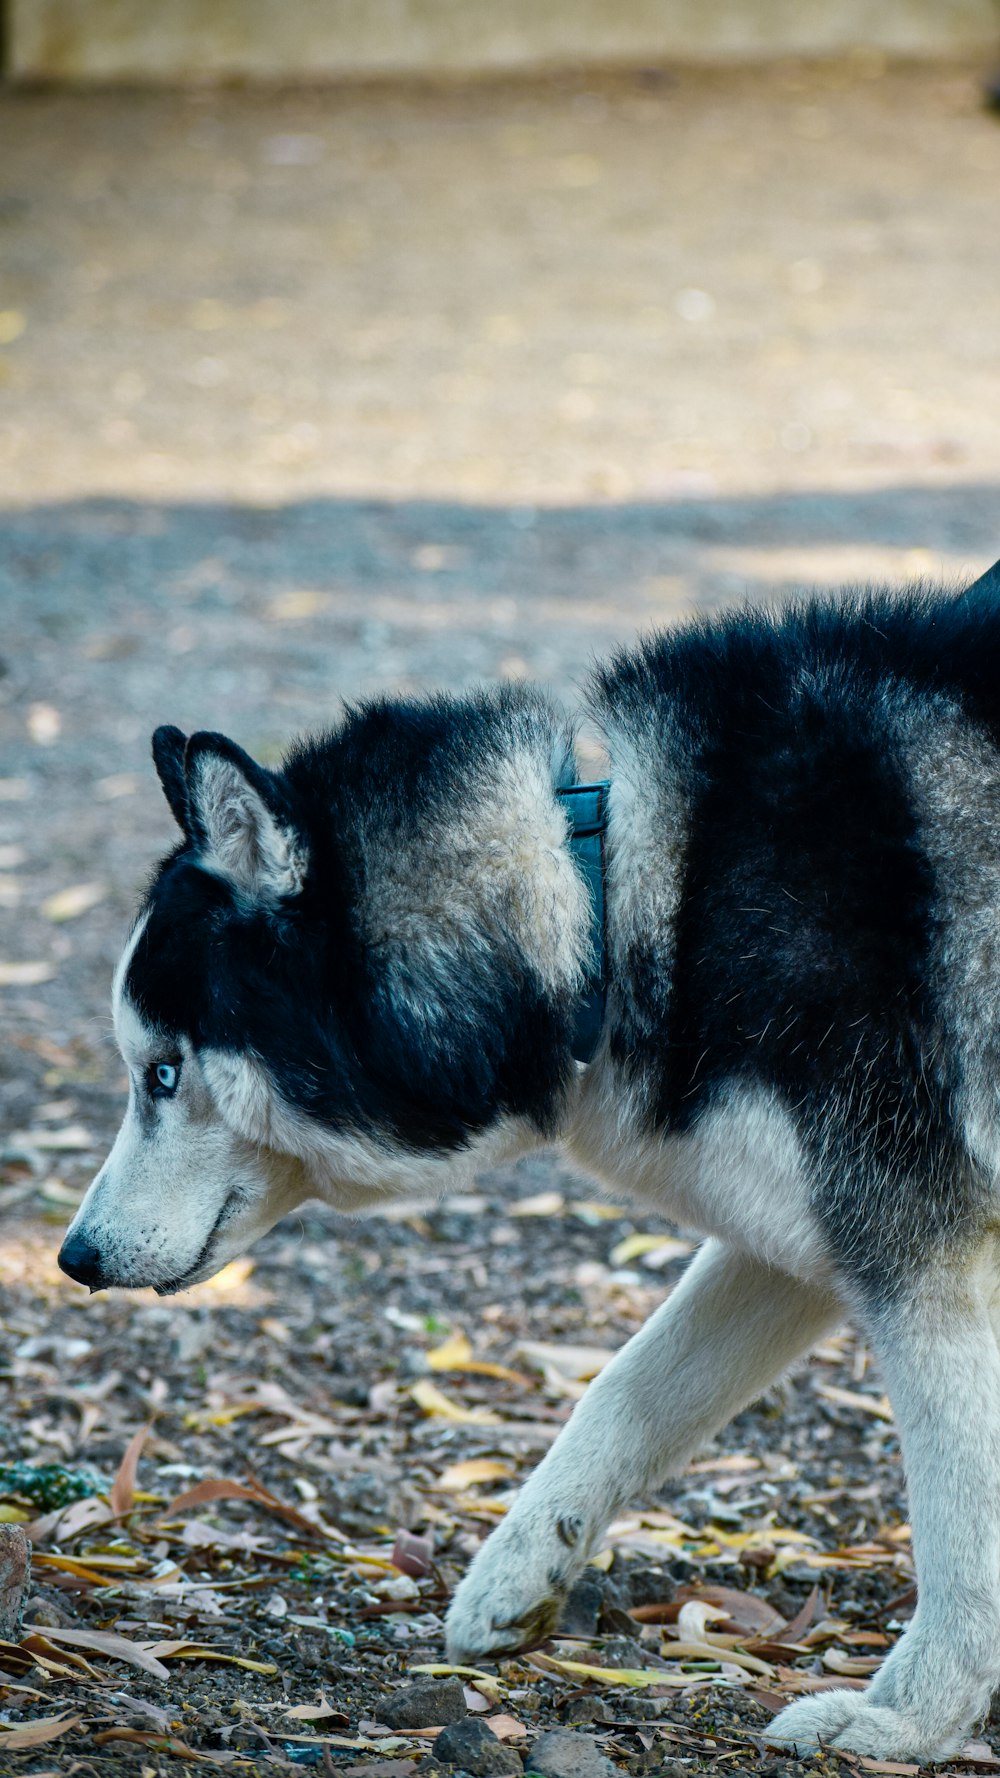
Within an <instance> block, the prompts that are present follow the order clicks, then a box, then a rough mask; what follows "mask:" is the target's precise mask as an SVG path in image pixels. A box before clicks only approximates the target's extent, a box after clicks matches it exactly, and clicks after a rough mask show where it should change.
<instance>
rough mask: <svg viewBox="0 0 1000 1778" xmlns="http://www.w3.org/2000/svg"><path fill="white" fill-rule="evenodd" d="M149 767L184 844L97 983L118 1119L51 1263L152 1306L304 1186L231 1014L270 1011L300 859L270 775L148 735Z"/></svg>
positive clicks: (204, 748)
mask: <svg viewBox="0 0 1000 1778" xmlns="http://www.w3.org/2000/svg"><path fill="white" fill-rule="evenodd" d="M153 756H154V760H155V762H156V767H157V770H158V772H159V776H160V781H161V783H162V785H163V788H164V791H165V793H166V796H167V799H168V801H169V803H170V806H171V808H172V810H173V813H174V815H175V816H176V818H177V821H178V823H179V825H180V827H181V829H182V831H183V834H184V841H183V844H182V845H181V846H179V847H178V848H177V850H176V851H175V852H173V853H172V854H171V855H170V857H168V858H167V859H166V860H165V861H164V862H163V864H162V865H161V866H160V869H159V871H158V873H157V875H156V878H155V880H154V882H153V884H152V886H151V888H150V891H149V893H148V896H147V898H146V902H145V906H144V908H143V910H142V912H141V914H140V916H139V919H138V921H137V923H136V925H135V927H134V929H133V931H132V934H131V936H130V938H129V941H128V944H127V946H126V948H125V952H124V955H123V956H122V958H121V961H120V963H119V965H118V969H117V971H116V973H115V980H114V989H113V1011H114V1024H115V1035H116V1037H117V1040H118V1045H119V1048H120V1050H121V1053H122V1056H123V1058H124V1060H125V1064H126V1066H127V1068H128V1076H129V1103H128V1110H127V1113H126V1116H125V1120H124V1123H123V1124H122V1127H121V1130H120V1131H119V1134H118V1138H117V1140H116V1142H115V1145H114V1147H113V1149H112V1151H111V1154H110V1155H109V1157H108V1159H107V1161H106V1162H105V1164H104V1166H103V1167H102V1169H101V1171H100V1173H99V1174H98V1176H97V1178H96V1179H95V1180H94V1182H93V1184H92V1186H91V1187H90V1190H89V1191H88V1193H87V1195H86V1198H85V1199H84V1202H83V1204H82V1205H81V1207H80V1209H79V1211H78V1213H77V1215H76V1217H75V1218H74V1220H73V1223H72V1224H71V1226H70V1229H69V1231H68V1233H67V1236H66V1239H65V1241H64V1243H63V1247H62V1250H61V1253H60V1256H59V1257H60V1264H61V1265H62V1266H63V1269H64V1270H65V1271H67V1272H68V1273H69V1274H70V1276H71V1277H74V1278H77V1279H79V1280H80V1282H81V1283H86V1284H89V1285H91V1287H93V1288H97V1287H99V1286H102V1285H109V1284H117V1285H153V1286H154V1287H155V1288H156V1289H158V1290H160V1291H161V1292H168V1291H172V1290H176V1289H180V1288H182V1287H183V1286H185V1285H187V1284H192V1283H195V1282H196V1281H197V1280H198V1279H200V1278H205V1277H209V1276H211V1274H212V1273H213V1272H215V1271H217V1270H218V1269H219V1268H220V1266H222V1265H224V1264H225V1263H226V1262H227V1261H228V1260H229V1259H231V1258H233V1257H234V1256H235V1255H236V1254H238V1253H240V1252H242V1251H244V1250H245V1249H246V1248H247V1246H249V1245H250V1243H251V1242H252V1241H254V1240H255V1239H256V1238H257V1236H258V1235H260V1234H262V1233H263V1232H264V1230H265V1229H267V1228H269V1227H270V1226H271V1225H272V1223H274V1222H275V1221H276V1220H277V1219H278V1218H279V1217H280V1216H282V1215H284V1214H285V1212H286V1211H287V1210H289V1209H292V1208H294V1206H295V1205H296V1204H297V1203H299V1202H301V1201H302V1200H303V1198H305V1197H306V1196H308V1195H309V1192H310V1190H311V1187H310V1185H309V1182H308V1180H307V1179H306V1178H305V1176H304V1172H303V1168H302V1166H301V1163H299V1162H297V1161H296V1159H295V1157H294V1156H293V1155H292V1154H290V1153H287V1152H284V1153H283V1152H282V1150H281V1148H280V1147H276V1146H275V1145H274V1144H273V1142H272V1141H271V1139H270V1138H271V1134H272V1133H271V1131H270V1129H269V1127H268V1125H269V1118H268V1111H269V1102H270V1096H271V1095H270V1083H269V1082H268V1080H267V1077H266V1075H265V1072H264V1070H263V1068H262V1067H261V1066H260V1064H259V1063H258V1062H257V1060H256V1059H255V1056H254V1052H253V1047H252V1045H253V1027H254V1025H259V1022H260V1021H259V1016H258V1017H256V1018H255V1019H254V1020H252V1023H251V1030H250V1032H249V1033H248V1031H247V1027H246V1022H245V1020H244V1016H243V1015H244V1013H245V1011H246V1009H247V1006H248V1003H249V1004H250V1005H251V1006H252V1007H253V1008H254V1009H255V1011H256V1012H257V1013H258V1014H259V1012H260V1011H263V1016H264V1017H265V1018H266V1017H267V1011H266V1010H265V1009H268V1008H270V1009H271V1010H272V1011H274V1010H275V1009H276V1008H277V1007H279V1006H280V1005H281V1004H282V1000H283V990H284V989H285V987H286V983H285V981H284V979H283V978H284V974H285V971H284V968H283V965H284V964H285V963H286V961H289V962H290V961H291V956H292V955H293V954H294V949H295V947H294V946H289V945H288V942H287V941H288V936H289V931H290V929H292V928H294V925H295V922H296V918H297V909H298V908H299V905H300V904H301V900H302V892H303V889H304V885H305V881H306V876H307V872H308V859H307V854H306V846H305V840H304V837H303V835H302V833H301V832H300V830H299V829H298V828H297V826H296V822H295V819H294V815H293V812H292V809H291V806H290V802H289V799H288V796H287V792H285V791H284V790H283V789H282V786H281V784H280V781H279V780H278V778H277V777H276V776H275V775H273V774H271V773H269V772H267V771H265V770H264V769H263V768H262V767H260V766H259V765H257V763H256V762H255V761H254V760H252V759H251V758H250V757H249V755H247V754H246V753H244V752H243V751H242V749H241V748H239V747H237V746H236V745H235V744H234V743H233V742H231V741H229V740H227V739H226V738H225V737H224V736H222V735H213V734H199V735H195V736H193V737H192V738H191V740H190V741H188V740H186V739H185V737H184V736H183V735H182V734H181V733H180V731H179V730H177V729H172V728H161V729H158V730H157V731H156V734H155V736H154V738H153ZM286 950H288V952H289V953H290V955H289V958H288V959H287V960H286V957H285V951H286Z"/></svg>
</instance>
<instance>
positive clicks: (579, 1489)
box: [448, 1241, 840, 1660]
mask: <svg viewBox="0 0 1000 1778" xmlns="http://www.w3.org/2000/svg"><path fill="white" fill-rule="evenodd" d="M839 1312H840V1311H839V1305H838V1303H837V1302H836V1300H835V1299H834V1298H833V1296H831V1295H830V1294H829V1293H827V1292H826V1291H824V1290H822V1289H820V1288H819V1287H818V1286H816V1285H809V1284H804V1283H802V1282H801V1281H799V1280H797V1279H793V1278H789V1277H787V1276H786V1275H785V1274H784V1273H782V1272H775V1271H773V1270H771V1269H770V1268H768V1267H767V1266H764V1265H762V1264H760V1263H759V1262H758V1261H757V1260H754V1259H751V1258H749V1257H748V1256H747V1255H746V1254H740V1253H735V1252H733V1251H732V1250H731V1249H728V1248H726V1247H724V1246H723V1245H722V1244H721V1243H720V1242H718V1241H709V1242H707V1243H706V1245H705V1246H704V1247H703V1248H702V1249H701V1251H700V1252H699V1253H698V1254H697V1255H696V1257H695V1259H694V1260H693V1261H692V1263H691V1265H690V1266H689V1267H688V1270H687V1272H686V1273H685V1275H684V1277H683V1278H682V1280H681V1282H680V1284H679V1285H678V1286H677V1288H676V1290H675V1291H674V1292H673V1294H672V1295H671V1297H670V1298H669V1299H668V1301H667V1302H666V1303H664V1304H663V1306H662V1308H660V1309H658V1310H657V1312H656V1314H655V1315H653V1316H652V1317H651V1318H650V1320H649V1321H648V1322H647V1323H646V1325H645V1327H644V1328H642V1329H641V1330H640V1332H639V1333H637V1334H636V1335H635V1336H634V1337H633V1338H632V1339H631V1340H629V1342H628V1344H627V1345H626V1346H624V1347H623V1348H622V1350H621V1352H619V1353H618V1354H617V1356H616V1357H615V1358H614V1359H613V1360H612V1362H611V1363H610V1364H609V1365H608V1366H607V1368H606V1369H605V1370H604V1371H602V1372H601V1375H600V1376H599V1377H598V1378H597V1379H596V1381H595V1382H593V1383H592V1384H591V1386H590V1388H589V1389H588V1390H587V1393H586V1395H585V1396H584V1398H583V1400H582V1401H581V1402H580V1403H579V1405H578V1406H577V1408H576V1409H575V1411H574V1413H573V1416H572V1418H571V1419H570V1421H569V1424H568V1425H567V1426H566V1427H565V1428H564V1430H563V1431H562V1433H561V1434H560V1436H559V1438H558V1439H557V1440H556V1442H555V1444H554V1445H553V1447H552V1450H551V1451H550V1452H549V1454H548V1456H547V1457H546V1458H545V1460H544V1461H543V1462H542V1463H541V1464H540V1465H539V1467H538V1468H537V1469H536V1470H535V1473H534V1475H533V1476H532V1477H531V1479H530V1480H529V1481H528V1483H527V1484H526V1486H525V1487H524V1488H523V1489H522V1491H521V1493H520V1494H519V1495H518V1498H517V1500H516V1501H515V1503H514V1506H513V1507H512V1508H511V1511H510V1512H509V1513H508V1515H507V1517H506V1519H505V1520H504V1522H503V1524H502V1525H500V1527H499V1528H498V1529H497V1530H496V1531H495V1532H494V1533H493V1535H492V1537H490V1538H489V1540H488V1542H487V1543H486V1544H485V1545H484V1547H483V1549H482V1550H480V1552H479V1554H478V1555H477V1557H476V1559H475V1561H474V1562H473V1564H472V1567H471V1569H470V1570H469V1573H468V1574H467V1575H466V1577H465V1579H464V1580H463V1582H462V1584H461V1586H460V1587H459V1589H458V1591H457V1593H456V1594H455V1599H454V1602H453V1604H452V1607H451V1611H450V1612H449V1615H448V1648H449V1652H450V1654H451V1656H452V1658H453V1659H455V1660H459V1659H467V1658H470V1657H472V1656H481V1655H488V1654H497V1653H500V1652H501V1651H503V1650H513V1649H517V1648H524V1647H526V1646H530V1645H532V1644H533V1643H536V1642H539V1641H541V1640H542V1639H543V1638H544V1637H545V1636H547V1635H550V1634H551V1632H552V1631H553V1629H554V1628H555V1626H556V1622H557V1620H558V1616H559V1610H560V1607H561V1605H562V1602H563V1600H564V1599H565V1597H566V1594H567V1592H568V1590H569V1587H570V1585H571V1583H572V1581H573V1580H574V1578H575V1577H576V1575H577V1574H578V1573H579V1571H580V1569H581V1568H582V1567H583V1566H584V1564H585V1563H586V1561H587V1559H588V1557H589V1556H591V1555H592V1554H593V1553H594V1550H595V1547H596V1546H597V1544H598V1541H599V1539H600V1537H601V1536H602V1534H603V1532H604V1530H605V1528H606V1526H607V1524H608V1521H609V1520H610V1519H611V1518H612V1517H613V1516H614V1514H615V1513H616V1512H618V1511H619V1510H620V1509H621V1508H622V1507H623V1506H624V1505H625V1504H626V1503H627V1502H628V1501H629V1500H630V1499H632V1498H633V1497H634V1496H635V1495H637V1494H642V1493H644V1492H645V1491H646V1490H648V1489H649V1488H651V1487H655V1486H656V1485H657V1484H658V1483H660V1482H662V1481H663V1480H665V1478H666V1477H667V1476H668V1475H669V1474H671V1473H672V1472H675V1471H677V1470H678V1469H680V1468H681V1466H682V1465H683V1464H684V1463H685V1462H686V1461H687V1459H688V1458H689V1457H690V1456H691V1454H692V1452H693V1451H695V1450H697V1448H698V1446H699V1445H701V1444H702V1443H703V1442H704V1440H705V1439H706V1438H709V1437H710V1436H711V1434H712V1433H714V1432H717V1431H718V1429H719V1427H720V1426H723V1425H724V1424H725V1422H726V1421H727V1420H728V1419H729V1418H730V1417H731V1416H732V1415H733V1414H734V1413H736V1411H737V1410H738V1409H739V1408H741V1407H742V1406H743V1405H744V1404H745V1403H746V1402H747V1401H750V1400H752V1399H753V1398H754V1396H756V1395H758V1394H759V1393H760V1391H761V1390H762V1389H764V1388H766V1386H767V1384H768V1383H770V1382H771V1380H772V1379H773V1378H774V1377H775V1376H776V1375H777V1374H778V1372H780V1371H782V1370H783V1369H784V1368H785V1366H786V1365H788V1364H790V1363H791V1362H792V1360H793V1359H794V1358H796V1357H798V1355H799V1353H800V1352H802V1351H803V1350H804V1349H805V1348H806V1347H807V1346H808V1345H810V1344H811V1342H812V1341H813V1340H815V1339H817V1338H818V1337H819V1335H820V1334H821V1333H822V1332H823V1330H824V1329H825V1328H826V1327H827V1326H828V1325H829V1324H830V1322H831V1321H834V1320H836V1318H837V1315H838V1313H839Z"/></svg>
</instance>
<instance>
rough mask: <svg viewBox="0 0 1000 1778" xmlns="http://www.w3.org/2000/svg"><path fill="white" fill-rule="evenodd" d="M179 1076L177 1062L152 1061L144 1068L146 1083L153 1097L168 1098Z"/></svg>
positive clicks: (174, 1088) (179, 1070)
mask: <svg viewBox="0 0 1000 1778" xmlns="http://www.w3.org/2000/svg"><path fill="white" fill-rule="evenodd" d="M180 1078H181V1068H180V1063H179V1062H152V1063H151V1064H150V1066H149V1067H148V1068H147V1069H146V1085H147V1087H148V1088H149V1093H150V1097H151V1098H153V1099H169V1098H170V1097H171V1096H172V1095H173V1094H174V1093H176V1091H177V1085H178V1082H179V1080H180Z"/></svg>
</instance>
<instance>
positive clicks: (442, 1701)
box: [378, 1679, 495, 1739]
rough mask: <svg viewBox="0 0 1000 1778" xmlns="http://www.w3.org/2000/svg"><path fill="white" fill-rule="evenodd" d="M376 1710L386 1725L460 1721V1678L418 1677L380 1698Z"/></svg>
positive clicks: (421, 1726) (432, 1725) (412, 1726)
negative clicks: (387, 1695)
mask: <svg viewBox="0 0 1000 1778" xmlns="http://www.w3.org/2000/svg"><path fill="white" fill-rule="evenodd" d="M378 1714H379V1721H380V1722H384V1723H385V1724H386V1727H387V1728H390V1729H433V1728H437V1727H439V1726H440V1724H442V1723H456V1722H461V1720H462V1718H463V1717H464V1716H467V1715H468V1705H467V1704H466V1702H465V1690H464V1688H463V1686H462V1681H461V1680H460V1679H418V1680H415V1681H414V1683H413V1684H412V1685H404V1686H401V1687H400V1689H399V1691H397V1692H392V1693H391V1694H390V1696H389V1697H387V1698H383V1700H382V1702H381V1703H380V1704H379V1707H378ZM494 1739H495V1737H494Z"/></svg>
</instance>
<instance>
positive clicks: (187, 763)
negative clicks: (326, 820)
mask: <svg viewBox="0 0 1000 1778" xmlns="http://www.w3.org/2000/svg"><path fill="white" fill-rule="evenodd" d="M184 778H185V786H186V791H187V799H188V819H189V826H188V828H187V829H186V831H187V832H188V833H189V835H190V838H191V840H192V841H193V843H194V845H195V846H196V847H197V849H198V851H199V852H200V853H201V854H202V856H201V858H200V859H199V862H200V863H201V864H202V865H203V866H204V867H205V868H206V869H208V870H213V871H216V872H217V873H218V875H219V876H222V877H226V878H228V880H229V881H230V882H231V883H232V884H233V885H234V887H235V888H236V889H238V890H239V891H240V893H241V894H242V895H244V896H246V897H248V898H249V899H250V900H253V901H261V902H276V901H281V900H283V899H285V898H286V897H287V896H291V895H297V894H298V893H299V891H300V889H301V888H302V884H303V882H304V880H305V875H306V867H307V857H306V850H305V845H304V843H303V841H302V839H301V838H300V836H299V834H298V833H297V831H296V828H295V825H294V823H293V822H292V820H291V818H290V815H289V811H288V809H287V807H286V803H285V798H284V795H283V793H282V790H281V787H280V785H279V784H278V783H277V781H276V780H275V778H274V777H273V776H272V774H271V773H270V772H268V771H265V769H264V767H263V766H259V765H258V764H257V761H256V760H254V759H251V758H250V755H249V753H244V751H243V749H242V747H237V745H236V743H235V741H230V740H228V739H227V737H226V736H225V735H214V734H210V733H208V732H207V731H204V732H202V733H200V734H197V735H192V736H191V739H190V740H189V741H188V743H187V746H186V749H185V754H184Z"/></svg>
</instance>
